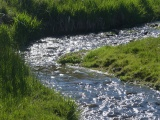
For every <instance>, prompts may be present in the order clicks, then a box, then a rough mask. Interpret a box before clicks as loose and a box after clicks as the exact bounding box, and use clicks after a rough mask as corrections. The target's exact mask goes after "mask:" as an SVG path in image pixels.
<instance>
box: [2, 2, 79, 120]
mask: <svg viewBox="0 0 160 120" xmlns="http://www.w3.org/2000/svg"><path fill="white" fill-rule="evenodd" d="M1 2H2V1H1ZM11 11H12V12H13V11H14V12H13V13H12V12H11ZM0 13H3V14H5V16H0V20H1V21H0V22H2V23H1V24H0V119H1V120H22V119H26V120H30V119H32V120H37V119H38V120H44V119H46V120H51V119H53V120H77V119H78V113H79V112H78V111H77V105H76V104H75V102H73V101H72V100H70V99H68V98H64V97H62V96H61V95H60V94H58V93H56V92H55V91H54V90H51V89H49V88H47V87H44V86H43V85H42V84H41V83H40V82H39V81H38V80H37V79H35V77H34V76H33V75H32V74H31V72H30V70H29V68H28V67H27V65H26V64H25V62H24V61H23V60H22V58H21V57H20V55H19V53H18V52H17V51H18V49H17V48H19V47H18V46H20V47H22V46H25V45H26V44H27V43H29V42H30V41H31V40H33V39H35V38H36V36H37V32H38V31H40V28H41V22H39V21H37V19H36V18H33V17H31V16H29V15H28V14H27V13H19V12H17V11H16V9H13V8H11V7H9V6H7V5H6V4H5V3H3V4H0ZM3 14H2V15H3ZM31 36H32V37H33V38H31Z"/></svg>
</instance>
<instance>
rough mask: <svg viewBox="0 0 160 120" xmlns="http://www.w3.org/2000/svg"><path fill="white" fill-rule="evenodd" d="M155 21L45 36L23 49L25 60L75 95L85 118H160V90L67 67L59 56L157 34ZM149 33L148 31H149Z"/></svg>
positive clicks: (48, 82)
mask: <svg viewBox="0 0 160 120" xmlns="http://www.w3.org/2000/svg"><path fill="white" fill-rule="evenodd" d="M154 24H159V22H157V23H150V24H145V25H143V26H140V27H134V28H131V29H124V30H120V31H119V34H115V35H111V36H108V35H106V34H108V33H98V34H93V33H91V34H88V35H75V36H70V37H68V36H62V37H57V38H45V39H41V40H39V41H37V42H36V43H33V44H32V45H30V46H29V47H28V48H27V50H26V51H25V52H24V56H25V59H26V62H27V63H28V64H30V66H31V68H32V69H33V71H34V72H35V73H36V75H37V77H38V78H39V79H40V80H41V82H42V83H43V84H44V85H46V86H48V87H49V88H53V89H55V90H57V91H58V92H60V93H61V94H63V95H64V96H69V97H71V98H72V99H75V101H76V102H77V104H78V105H79V108H80V109H82V114H81V119H82V120H84V119H85V120H99V119H101V120H108V119H133V120H137V119H158V118H159V114H160V106H159V101H160V92H159V91H156V90H153V89H150V88H148V87H142V86H136V85H130V84H128V83H124V82H122V81H120V80H119V79H117V78H114V77H108V76H106V75H105V74H103V73H100V72H95V71H92V70H88V69H85V68H80V67H67V66H66V67H64V66H61V65H59V64H57V62H56V61H57V59H58V58H59V57H60V56H62V55H64V54H66V53H69V52H74V51H79V50H91V49H95V48H99V47H101V46H104V45H120V44H126V43H128V42H130V41H133V40H137V39H140V38H145V37H149V36H152V37H158V36H159V34H160V31H159V29H157V28H156V27H154V26H153V25H154ZM146 33H147V34H146Z"/></svg>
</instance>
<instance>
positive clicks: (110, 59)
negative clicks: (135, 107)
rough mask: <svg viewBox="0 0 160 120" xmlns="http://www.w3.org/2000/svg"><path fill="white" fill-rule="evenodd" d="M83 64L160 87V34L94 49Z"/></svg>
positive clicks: (131, 80) (132, 80) (130, 79)
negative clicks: (156, 36) (154, 36)
mask: <svg viewBox="0 0 160 120" xmlns="http://www.w3.org/2000/svg"><path fill="white" fill-rule="evenodd" d="M142 46H143V47H142ZM81 65H82V66H84V67H90V68H96V69H100V70H101V69H102V68H103V70H104V71H106V70H107V72H109V73H113V74H114V75H115V76H117V77H119V78H120V79H121V80H124V81H128V82H134V81H137V82H138V83H141V84H147V85H150V86H152V87H155V88H156V89H160V88H159V87H158V86H159V81H160V37H159V38H147V39H144V40H138V41H135V42H131V43H129V44H126V45H120V46H116V47H109V46H105V47H101V48H99V49H96V50H92V51H90V52H89V53H88V54H87V55H86V56H85V57H84V58H83V60H82V63H81Z"/></svg>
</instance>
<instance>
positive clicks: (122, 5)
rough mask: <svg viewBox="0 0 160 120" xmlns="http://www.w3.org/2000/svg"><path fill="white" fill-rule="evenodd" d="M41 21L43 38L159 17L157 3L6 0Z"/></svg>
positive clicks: (156, 0)
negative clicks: (44, 36)
mask: <svg viewBox="0 0 160 120" xmlns="http://www.w3.org/2000/svg"><path fill="white" fill-rule="evenodd" d="M7 3H8V5H10V6H14V7H16V8H17V10H19V11H25V12H27V13H28V14H30V15H32V16H36V17H37V18H38V20H40V21H42V24H43V30H44V31H43V33H45V35H53V34H58V33H59V34H63V33H73V32H74V33H76V32H88V31H89V32H91V31H99V30H108V29H113V28H118V27H124V26H125V27H126V26H127V27H130V26H133V25H136V24H140V23H143V22H149V21H152V20H157V19H159V18H160V9H159V8H160V1H159V0H145V1H143V0H129V1H128V0H118V1H117V0H23V1H21V0H7Z"/></svg>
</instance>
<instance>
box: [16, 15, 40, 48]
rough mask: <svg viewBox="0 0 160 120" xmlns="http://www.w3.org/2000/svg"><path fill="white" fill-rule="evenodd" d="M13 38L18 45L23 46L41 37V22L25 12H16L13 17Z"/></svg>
mask: <svg viewBox="0 0 160 120" xmlns="http://www.w3.org/2000/svg"><path fill="white" fill-rule="evenodd" d="M14 21H15V22H14V25H13V26H14V33H13V34H14V39H15V41H16V42H17V43H18V44H19V45H20V46H22V47H23V46H24V45H26V44H28V43H30V42H31V41H33V40H36V39H37V38H39V37H41V36H39V33H40V31H41V22H39V21H37V19H36V18H32V17H31V16H29V15H27V14H26V13H22V14H18V15H17V17H15V19H14Z"/></svg>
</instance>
